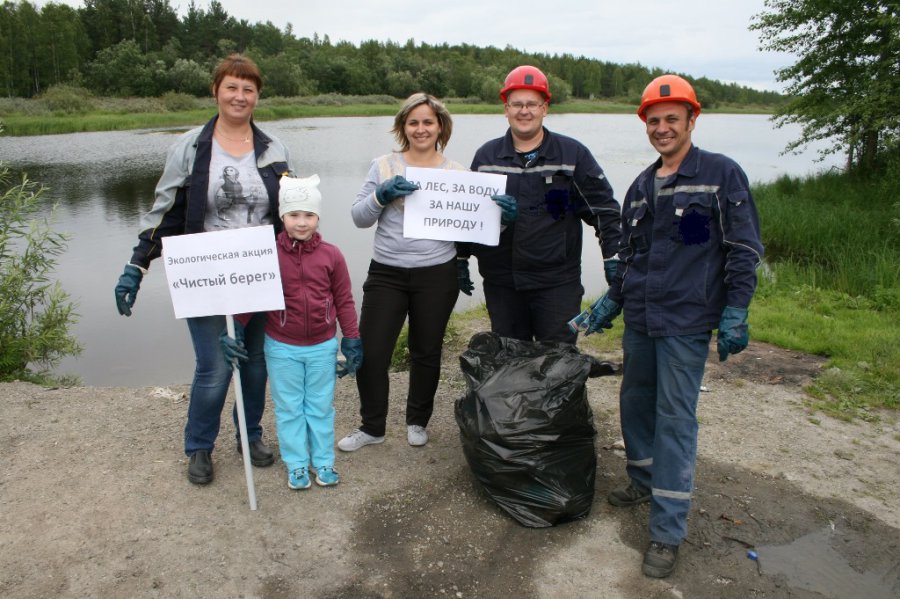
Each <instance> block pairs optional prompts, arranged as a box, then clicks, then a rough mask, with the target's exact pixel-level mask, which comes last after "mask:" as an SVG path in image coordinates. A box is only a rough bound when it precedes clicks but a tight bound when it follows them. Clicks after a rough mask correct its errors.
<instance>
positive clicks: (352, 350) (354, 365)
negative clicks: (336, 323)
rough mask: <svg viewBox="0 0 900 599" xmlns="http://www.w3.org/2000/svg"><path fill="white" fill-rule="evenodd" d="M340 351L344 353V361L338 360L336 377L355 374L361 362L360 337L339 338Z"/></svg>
mask: <svg viewBox="0 0 900 599" xmlns="http://www.w3.org/2000/svg"><path fill="white" fill-rule="evenodd" d="M341 353H342V354H344V358H345V360H344V361H341V362H338V365H337V375H338V378H344V377H345V376H347V375H348V374H356V371H357V370H359V367H360V366H362V363H363V346H362V339H360V338H359V337H356V338H350V337H344V338H342V339H341Z"/></svg>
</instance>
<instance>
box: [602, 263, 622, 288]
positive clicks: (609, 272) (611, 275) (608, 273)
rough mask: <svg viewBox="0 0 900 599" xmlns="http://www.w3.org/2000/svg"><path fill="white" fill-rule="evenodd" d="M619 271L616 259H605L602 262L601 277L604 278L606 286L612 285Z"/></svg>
mask: <svg viewBox="0 0 900 599" xmlns="http://www.w3.org/2000/svg"><path fill="white" fill-rule="evenodd" d="M618 271H619V261H618V260H617V259H616V258H607V259H606V260H604V261H603V276H605V277H606V284H607V285H612V283H613V280H614V279H615V278H616V273H617V272H618Z"/></svg>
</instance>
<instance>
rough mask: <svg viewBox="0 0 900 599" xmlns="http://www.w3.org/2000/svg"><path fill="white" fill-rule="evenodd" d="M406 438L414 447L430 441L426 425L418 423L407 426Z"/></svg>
mask: <svg viewBox="0 0 900 599" xmlns="http://www.w3.org/2000/svg"><path fill="white" fill-rule="evenodd" d="M406 440H407V441H409V444H410V445H412V446H413V447H421V446H422V445H425V444H426V443H428V431H426V430H425V427H424V426H419V425H418V424H410V425H409V426H407V427H406Z"/></svg>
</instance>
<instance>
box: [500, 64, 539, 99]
mask: <svg viewBox="0 0 900 599" xmlns="http://www.w3.org/2000/svg"><path fill="white" fill-rule="evenodd" d="M515 89H533V90H534V91H536V92H540V93H541V95H543V96H544V100H545V101H547V102H549V101H550V84H549V83H547V76H546V75H544V74H543V73H542V72H541V70H540V69H539V68H537V67H533V66H530V65H523V66H521V67H516V68H514V69H513V70H511V71H510V72H509V75H507V76H506V81H505V82H504V83H503V89H501V90H500V99H501V100H503V103H504V104H505V103H506V98H507V96H508V95H509V92H511V91H513V90H515Z"/></svg>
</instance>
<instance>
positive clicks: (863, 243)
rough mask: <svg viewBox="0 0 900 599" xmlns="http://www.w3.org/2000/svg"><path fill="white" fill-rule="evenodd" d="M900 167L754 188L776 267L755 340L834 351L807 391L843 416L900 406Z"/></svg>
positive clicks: (758, 309)
mask: <svg viewBox="0 0 900 599" xmlns="http://www.w3.org/2000/svg"><path fill="white" fill-rule="evenodd" d="M897 189H900V164H898V161H896V160H895V161H894V163H893V164H892V165H890V166H889V167H888V168H887V169H886V172H884V173H880V174H879V175H877V176H871V177H868V178H865V177H858V176H850V175H846V174H838V173H830V174H825V175H821V176H817V177H813V178H807V179H796V178H787V177H786V178H782V179H779V180H778V181H776V182H774V183H772V184H769V185H763V186H758V187H756V188H755V189H754V197H755V199H756V202H757V207H758V209H759V215H760V227H761V230H762V234H763V241H764V243H765V246H766V259H767V264H768V266H767V269H766V271H765V276H761V277H760V285H759V289H758V290H757V294H756V297H755V298H754V300H753V305H752V306H751V309H750V324H751V337H752V338H754V339H759V340H761V341H767V342H769V343H773V344H775V345H779V346H781V347H785V348H788V349H793V350H798V351H803V352H807V353H811V354H817V355H821V356H826V357H827V358H828V359H829V360H828V363H827V367H826V369H825V371H824V372H823V373H822V374H821V375H820V376H819V377H817V379H816V380H815V381H814V382H813V384H811V385H810V386H809V387H808V389H807V391H808V392H809V394H810V397H811V398H812V399H811V405H812V406H813V407H814V408H817V409H821V410H822V411H824V412H825V413H828V414H830V415H832V416H836V417H839V418H848V419H849V418H856V417H858V418H863V419H867V420H868V419H875V418H877V417H878V416H877V410H879V409H883V408H884V409H892V410H896V409H898V408H900V342H898V340H900V218H898V217H900V203H898V202H897V200H896V190H897Z"/></svg>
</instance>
